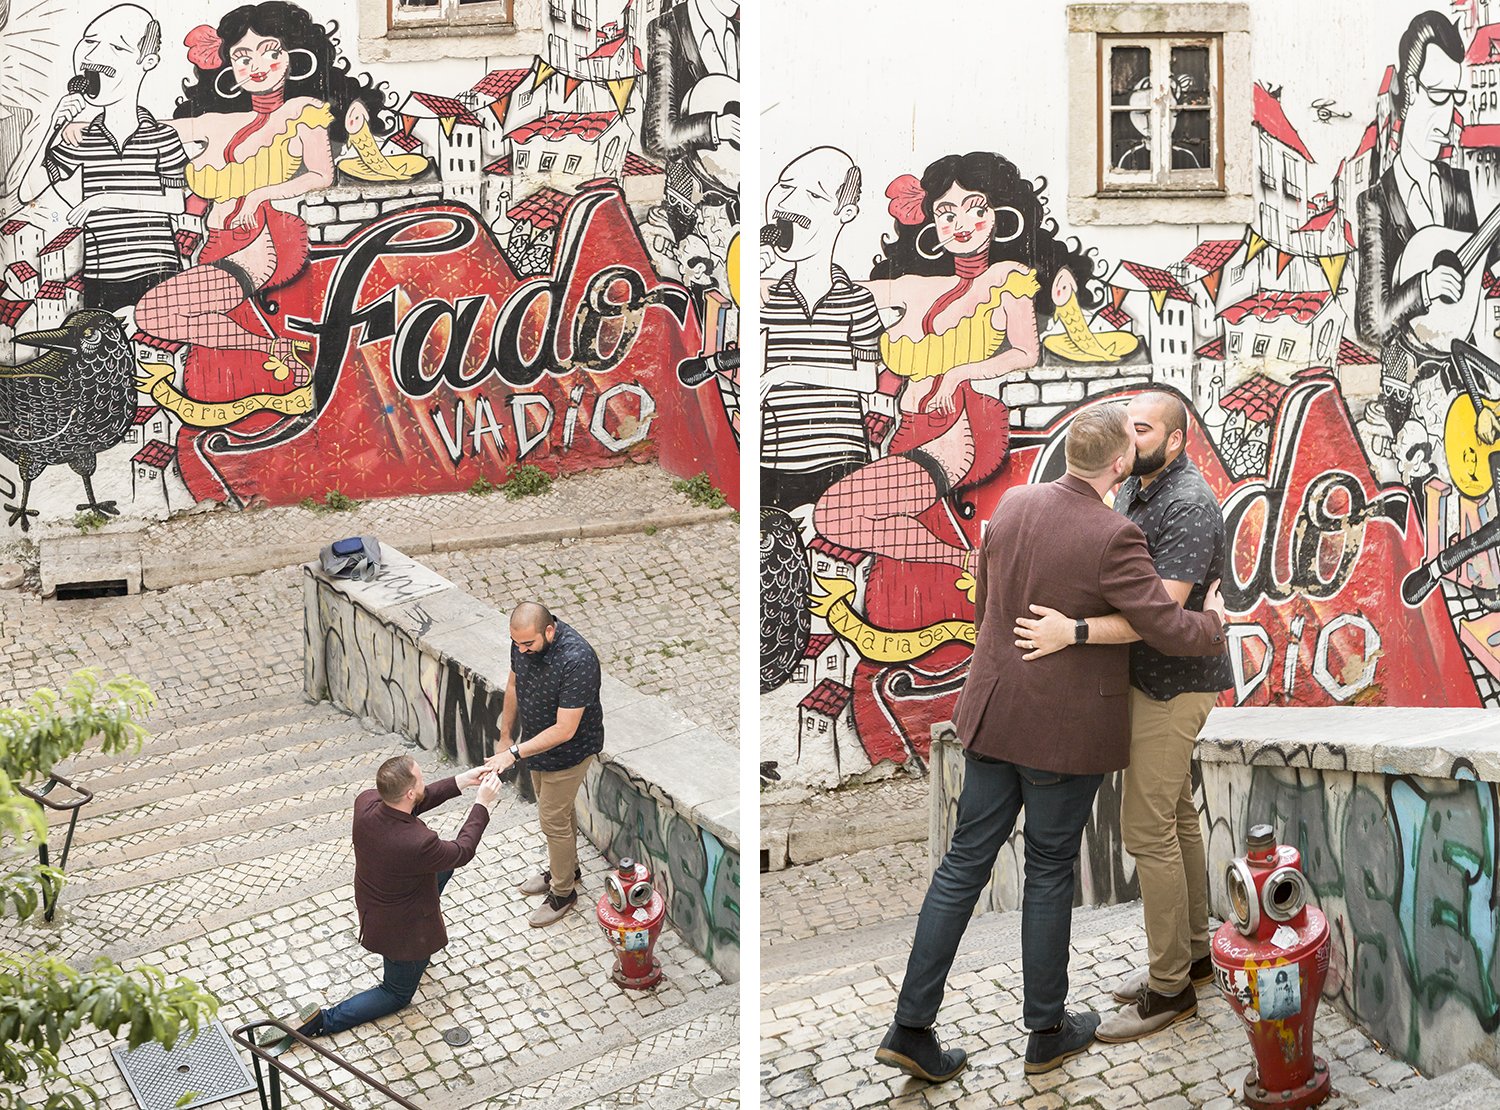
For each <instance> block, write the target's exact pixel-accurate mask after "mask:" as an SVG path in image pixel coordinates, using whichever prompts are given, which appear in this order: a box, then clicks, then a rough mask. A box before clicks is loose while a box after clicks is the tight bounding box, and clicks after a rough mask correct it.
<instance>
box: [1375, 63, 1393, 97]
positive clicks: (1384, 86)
mask: <svg viewBox="0 0 1500 1110" xmlns="http://www.w3.org/2000/svg"><path fill="white" fill-rule="evenodd" d="M1395 76H1396V67H1395V66H1386V67H1385V76H1383V77H1382V78H1381V79H1380V91H1379V92H1377V93H1376V94H1375V95H1376V96H1384V95H1385V94H1386V93H1388V92H1390V91H1391V81H1392V80H1394V79H1395Z"/></svg>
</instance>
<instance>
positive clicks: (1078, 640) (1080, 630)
mask: <svg viewBox="0 0 1500 1110" xmlns="http://www.w3.org/2000/svg"><path fill="white" fill-rule="evenodd" d="M1073 642H1074V643H1075V644H1086V643H1088V642H1089V622H1088V621H1087V620H1086V619H1085V618H1083V617H1079V618H1078V619H1077V620H1076V621H1074V622H1073Z"/></svg>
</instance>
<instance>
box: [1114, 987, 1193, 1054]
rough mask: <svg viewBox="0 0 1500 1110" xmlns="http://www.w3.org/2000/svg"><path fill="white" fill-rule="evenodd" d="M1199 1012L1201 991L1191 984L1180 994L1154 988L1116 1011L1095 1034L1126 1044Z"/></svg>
mask: <svg viewBox="0 0 1500 1110" xmlns="http://www.w3.org/2000/svg"><path fill="white" fill-rule="evenodd" d="M1197 1012H1198V992H1197V991H1196V990H1194V989H1193V986H1192V984H1191V983H1189V984H1188V985H1187V986H1186V987H1184V988H1183V989H1182V990H1181V991H1179V992H1178V993H1177V994H1172V995H1167V994H1157V993H1156V992H1155V991H1154V990H1152V989H1151V988H1150V987H1147V988H1146V992H1145V993H1144V994H1142V995H1141V996H1140V998H1138V999H1136V1002H1135V1005H1133V1006H1126V1007H1125V1008H1124V1009H1121V1010H1116V1011H1115V1012H1114V1013H1112V1014H1110V1015H1109V1016H1108V1017H1106V1018H1105V1019H1104V1020H1103V1021H1101V1022H1100V1023H1099V1029H1098V1032H1096V1033H1095V1034H1094V1036H1095V1037H1096V1038H1097V1039H1098V1040H1101V1041H1104V1042H1105V1043H1106V1044H1124V1043H1125V1042H1127V1041H1138V1040H1140V1039H1141V1038H1142V1037H1146V1036H1150V1035H1151V1034H1152V1033H1155V1032H1158V1031H1159V1030H1162V1029H1165V1028H1166V1027H1167V1026H1169V1025H1175V1024H1176V1023H1177V1022H1179V1021H1186V1020H1187V1019H1188V1018H1190V1017H1192V1016H1193V1015H1194V1014H1196V1013H1197Z"/></svg>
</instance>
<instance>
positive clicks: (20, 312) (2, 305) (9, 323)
mask: <svg viewBox="0 0 1500 1110" xmlns="http://www.w3.org/2000/svg"><path fill="white" fill-rule="evenodd" d="M30 307H31V302H30V301H13V300H11V299H10V298H9V297H0V324H3V325H4V326H5V327H7V328H13V327H15V326H16V324H18V323H19V322H20V320H21V317H22V316H24V315H26V310H27V309H28V308H30Z"/></svg>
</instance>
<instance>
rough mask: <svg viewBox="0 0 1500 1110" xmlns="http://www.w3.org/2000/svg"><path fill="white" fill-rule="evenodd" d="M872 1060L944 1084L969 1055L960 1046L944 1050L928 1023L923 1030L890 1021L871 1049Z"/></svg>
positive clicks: (962, 1065) (966, 1062)
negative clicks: (873, 1051) (878, 1044)
mask: <svg viewBox="0 0 1500 1110" xmlns="http://www.w3.org/2000/svg"><path fill="white" fill-rule="evenodd" d="M875 1062H876V1063H877V1064H889V1065H890V1066H891V1067H893V1068H900V1069H901V1070H902V1071H904V1072H905V1073H906V1074H907V1075H914V1076H916V1077H917V1078H918V1079H926V1080H927V1081H928V1082H931V1083H944V1082H946V1081H948V1080H949V1079H952V1078H953V1077H954V1076H955V1075H957V1074H958V1073H959V1072H961V1071H963V1070H964V1068H965V1066H967V1064H968V1062H969V1057H968V1054H967V1053H966V1052H964V1050H963V1049H961V1048H953V1049H949V1050H947V1051H946V1052H945V1051H944V1050H943V1046H942V1045H940V1044H938V1039H937V1034H936V1033H934V1032H933V1031H932V1027H931V1026H930V1025H929V1026H928V1027H927V1028H926V1029H912V1028H911V1027H909V1026H906V1025H898V1024H897V1023H896V1022H892V1023H891V1028H890V1031H889V1032H887V1033H886V1035H885V1040H883V1041H881V1042H880V1047H879V1048H878V1049H876V1050H875Z"/></svg>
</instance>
